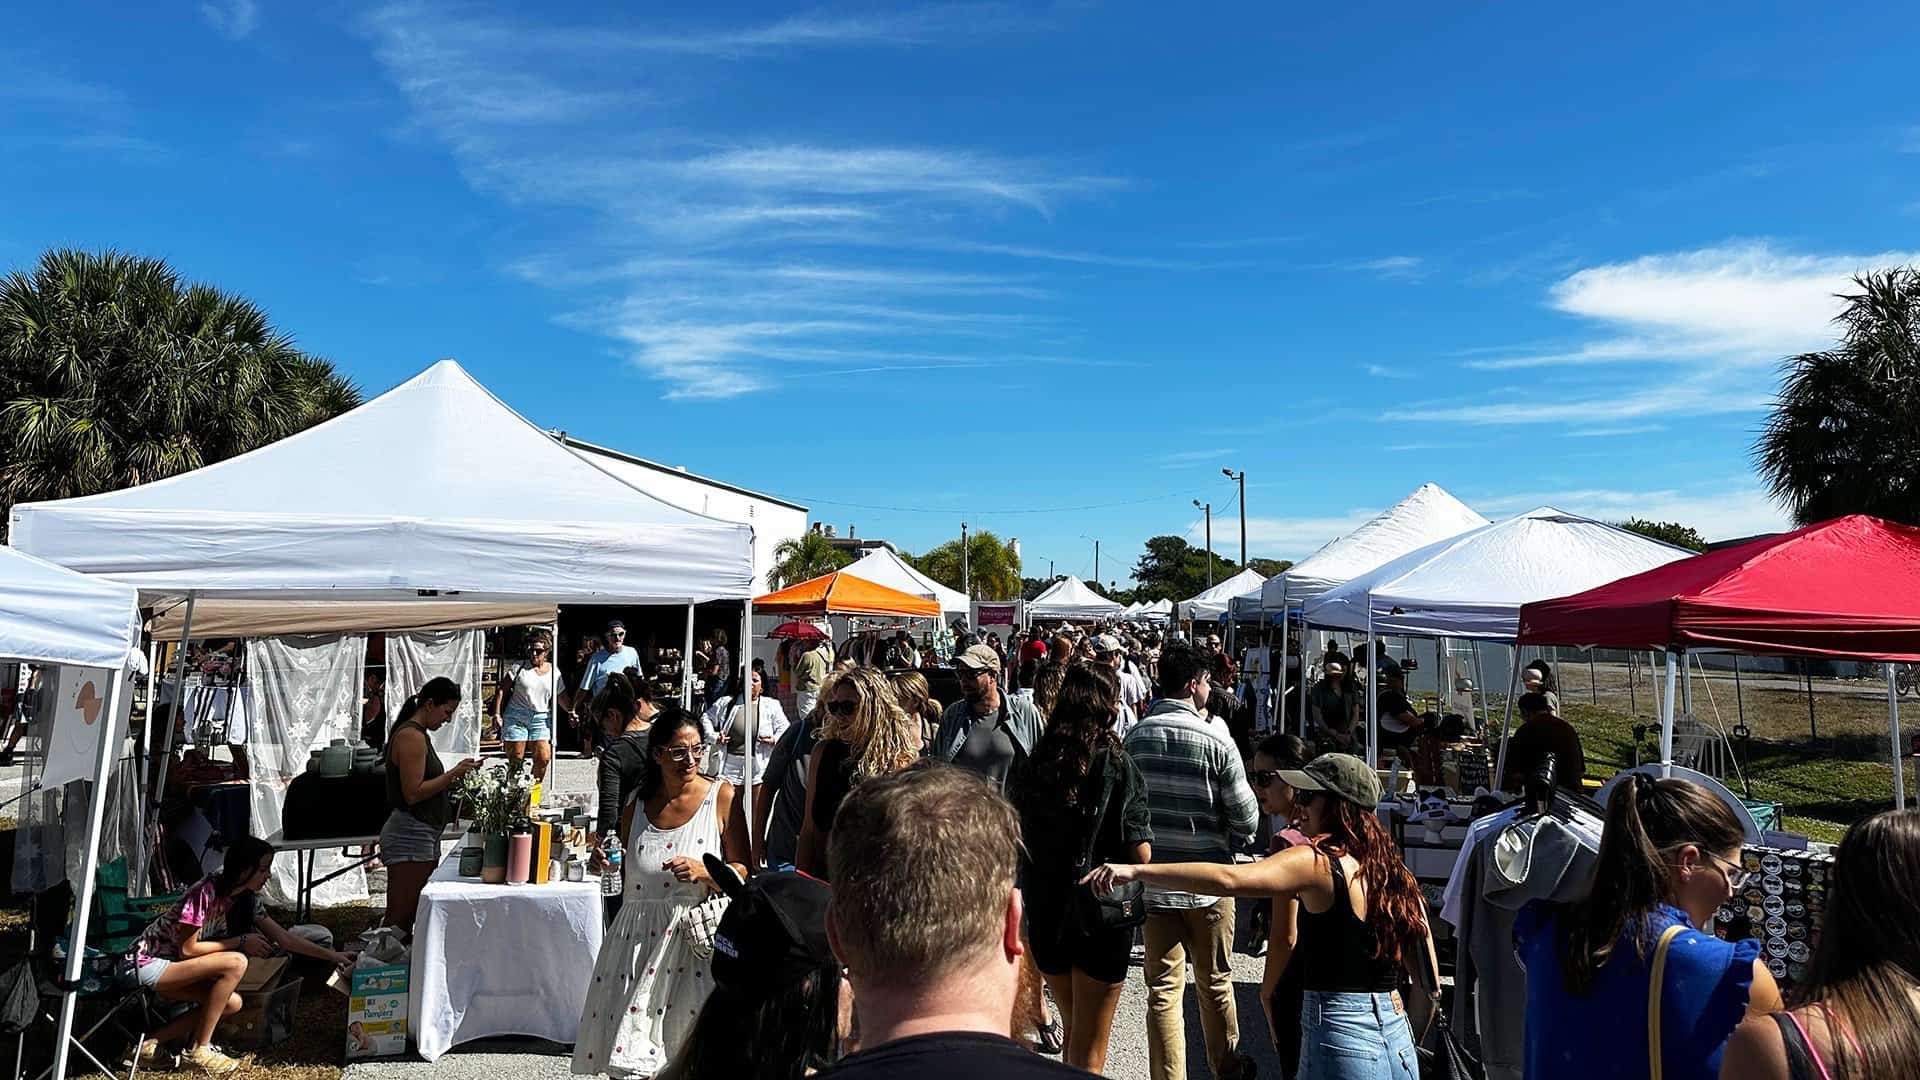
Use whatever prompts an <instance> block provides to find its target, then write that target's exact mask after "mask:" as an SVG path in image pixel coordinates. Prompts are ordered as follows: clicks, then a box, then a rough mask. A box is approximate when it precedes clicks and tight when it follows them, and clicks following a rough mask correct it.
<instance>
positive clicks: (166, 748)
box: [153, 591, 200, 807]
mask: <svg viewBox="0 0 1920 1080" xmlns="http://www.w3.org/2000/svg"><path fill="white" fill-rule="evenodd" d="M199 599H200V594H199V593H197V592H191V591H189V592H188V593H187V613H186V614H185V615H183V616H181V619H180V646H179V648H180V655H179V656H178V657H176V658H175V662H174V665H173V684H174V690H173V711H172V712H171V713H168V714H167V730H166V733H165V737H164V738H162V739H161V754H160V774H159V776H158V777H157V778H156V779H155V780H154V782H153V805H154V806H155V807H158V806H159V805H160V801H161V800H162V799H165V798H166V797H167V766H169V765H171V764H173V733H174V730H175V729H176V728H178V727H179V726H180V718H181V717H182V716H185V715H186V711H187V642H189V641H192V640H193V606H194V604H195V603H196V602H197V601H198V600H199Z"/></svg>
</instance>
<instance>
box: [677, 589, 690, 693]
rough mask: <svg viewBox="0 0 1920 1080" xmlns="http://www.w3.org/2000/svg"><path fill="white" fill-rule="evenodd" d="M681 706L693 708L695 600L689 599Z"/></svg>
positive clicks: (681, 659) (682, 651) (682, 657)
mask: <svg viewBox="0 0 1920 1080" xmlns="http://www.w3.org/2000/svg"><path fill="white" fill-rule="evenodd" d="M680 707H681V708H683V709H692V708H693V601H691V600H689V601H687V637H686V642H685V644H684V645H683V646H682V647H681V649H680Z"/></svg>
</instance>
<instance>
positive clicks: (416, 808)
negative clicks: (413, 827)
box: [387, 720, 453, 829]
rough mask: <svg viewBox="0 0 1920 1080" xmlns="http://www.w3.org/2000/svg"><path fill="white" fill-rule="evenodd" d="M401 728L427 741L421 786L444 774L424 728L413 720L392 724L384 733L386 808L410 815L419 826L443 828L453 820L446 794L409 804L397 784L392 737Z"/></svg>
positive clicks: (431, 796)
mask: <svg viewBox="0 0 1920 1080" xmlns="http://www.w3.org/2000/svg"><path fill="white" fill-rule="evenodd" d="M405 728H412V729H413V730H415V731H417V732H419V733H420V737H421V738H423V739H425V740H426V742H427V760H426V762H425V763H424V766H425V767H424V768H422V769H421V772H420V780H421V782H423V783H424V782H426V781H428V780H431V779H433V778H434V777H436V776H439V775H441V774H442V773H444V772H446V771H447V770H446V769H445V768H443V767H441V765H440V752H439V751H437V750H435V749H434V748H433V736H432V735H430V734H428V732H427V729H426V728H424V727H422V726H421V725H420V724H419V723H418V722H417V721H414V720H402V721H400V722H399V723H397V724H395V725H393V730H392V731H391V732H389V733H388V734H387V805H388V806H390V807H392V808H393V809H395V810H398V811H400V812H401V813H405V814H412V815H413V816H414V817H416V818H419V819H420V821H421V822H422V823H424V824H426V825H429V826H432V827H433V828H436V829H444V828H446V827H447V825H448V824H450V823H451V822H452V821H453V800H452V799H450V798H448V797H447V793H446V792H445V791H442V792H440V794H438V795H429V796H427V797H426V798H424V799H421V800H420V801H419V802H417V803H409V802H407V795H406V789H405V788H403V787H401V785H400V766H398V765H396V764H395V763H394V760H393V737H394V736H395V735H398V734H400V732H401V731H402V730H403V729H405Z"/></svg>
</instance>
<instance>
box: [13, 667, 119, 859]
mask: <svg viewBox="0 0 1920 1080" xmlns="http://www.w3.org/2000/svg"><path fill="white" fill-rule="evenodd" d="M9 667H11V665H9ZM51 674H52V671H51V669H49V671H48V675H49V676H51ZM22 682H24V679H23V680H22ZM54 682H55V680H53V679H52V678H47V679H46V680H44V681H43V683H42V685H41V689H40V690H39V691H38V692H37V693H36V701H35V704H34V706H33V708H32V717H33V719H32V721H31V722H30V723H29V724H28V726H27V740H26V742H25V743H23V744H22V747H23V748H24V749H29V750H31V751H32V753H30V754H29V755H27V761H26V767H25V769H24V771H23V774H22V776H21V777H20V784H21V790H25V791H32V790H33V787H34V785H35V784H37V783H38V782H39V779H40V769H41V766H42V765H43V764H44V763H45V756H46V754H45V751H46V745H47V738H46V735H47V731H46V727H47V724H48V722H49V720H50V718H51V717H52V716H53V713H54V707H53V700H52V698H53V690H52V688H53V685H54ZM21 692H22V693H23V694H24V693H26V691H24V690H23V691H21ZM128 692H129V693H130V692H131V683H129V690H128ZM11 720H12V718H11V717H9V718H7V721H6V723H5V725H4V726H7V727H11V726H12V724H11ZM138 772H139V768H138V766H137V765H136V764H135V762H134V760H133V748H132V745H131V744H130V743H128V742H127V741H126V739H125V732H124V731H122V733H121V740H120V744H119V746H118V747H117V749H116V752H115V760H114V764H113V771H112V772H111V773H110V774H109V778H108V781H107V804H106V816H105V818H104V819H103V821H102V825H101V828H100V861H101V862H102V863H107V862H111V861H113V860H114V859H118V858H121V857H125V858H127V859H128V860H129V863H130V864H135V865H132V867H131V871H132V875H131V876H132V877H133V878H134V879H135V880H139V878H140V871H141V866H140V865H138V864H141V863H143V862H144V860H143V858H142V855H143V849H142V845H141V843H140V795H139V792H138V790H137V788H136V785H137V780H136V776H137V774H138ZM92 799H93V781H91V780H75V781H73V782H72V783H69V784H65V785H62V786H59V787H54V788H50V789H48V790H46V791H40V792H35V793H33V794H31V795H28V796H26V797H25V798H23V799H21V800H20V802H19V803H18V808H17V810H15V809H12V808H10V809H9V810H7V811H4V812H7V813H17V814H18V815H19V823H18V824H17V825H16V827H15V832H14V848H13V867H12V874H11V885H12V889H13V891H14V892H16V893H29V892H34V893H37V892H43V891H45V890H47V889H50V888H52V887H53V886H55V885H58V884H60V883H61V882H62V881H76V882H77V881H79V880H80V870H81V861H82V859H83V858H84V856H85V848H86V844H87V827H86V823H87V810H88V808H89V807H90V806H91V805H92ZM69 811H71V812H70V813H69Z"/></svg>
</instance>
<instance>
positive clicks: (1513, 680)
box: [1489, 643, 1520, 791]
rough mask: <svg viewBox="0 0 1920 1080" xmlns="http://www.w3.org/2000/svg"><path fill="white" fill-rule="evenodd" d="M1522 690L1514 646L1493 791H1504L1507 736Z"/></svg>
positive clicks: (1518, 650) (1501, 723)
mask: <svg viewBox="0 0 1920 1080" xmlns="http://www.w3.org/2000/svg"><path fill="white" fill-rule="evenodd" d="M1518 689H1520V646H1519V644H1518V643H1515V645H1514V646H1513V657H1512V659H1511V662H1510V663H1508V664H1507V707H1506V713H1505V715H1504V716H1502V717H1501V718H1500V758H1499V760H1498V761H1496V762H1494V765H1493V790H1495V791H1500V790H1502V788H1501V785H1502V784H1504V783H1506V778H1507V735H1508V733H1509V732H1511V731H1512V730H1513V695H1514V692H1515V691H1517V690H1518ZM1489 719H1491V717H1489Z"/></svg>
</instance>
